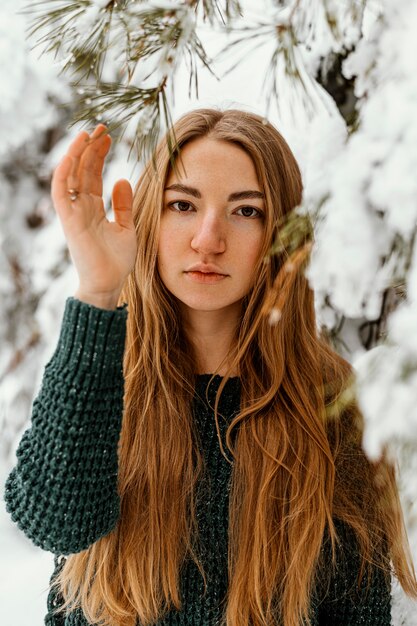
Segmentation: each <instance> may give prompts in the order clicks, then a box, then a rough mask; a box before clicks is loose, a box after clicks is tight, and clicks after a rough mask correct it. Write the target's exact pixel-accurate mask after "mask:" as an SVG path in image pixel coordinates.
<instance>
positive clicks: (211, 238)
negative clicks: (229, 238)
mask: <svg viewBox="0 0 417 626" xmlns="http://www.w3.org/2000/svg"><path fill="white" fill-rule="evenodd" d="M191 247H192V248H193V250H195V251H196V252H200V253H202V254H221V253H222V252H224V251H225V250H226V232H225V224H223V223H222V219H221V217H220V216H218V215H215V214H214V213H207V214H206V215H204V216H202V217H201V218H200V219H199V220H197V221H196V224H195V230H194V232H193V235H192V239H191Z"/></svg>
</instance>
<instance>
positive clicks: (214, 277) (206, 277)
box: [185, 270, 227, 283]
mask: <svg viewBox="0 0 417 626" xmlns="http://www.w3.org/2000/svg"><path fill="white" fill-rule="evenodd" d="M185 275H186V276H187V277H189V278H190V279H191V280H194V281H197V282H201V283H216V282H219V281H221V280H223V279H224V278H226V277H227V274H219V273H218V272H202V271H200V270H194V271H190V272H185Z"/></svg>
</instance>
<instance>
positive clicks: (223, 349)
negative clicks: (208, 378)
mask: <svg viewBox="0 0 417 626" xmlns="http://www.w3.org/2000/svg"><path fill="white" fill-rule="evenodd" d="M239 312H240V309H239V310H237V309H236V307H229V308H227V309H221V310H218V311H196V310H194V309H189V308H187V309H185V310H184V311H183V323H184V330H185V333H186V335H187V337H188V338H189V340H190V341H191V343H192V345H193V347H194V350H195V354H196V358H197V363H196V373H197V374H212V373H214V372H216V373H218V374H220V375H221V376H224V375H225V374H226V372H227V371H228V369H229V365H230V357H231V354H230V353H231V352H232V350H231V348H232V346H233V339H234V336H235V332H236V326H237V323H238V319H239ZM230 375H231V376H237V372H235V371H232V372H231V374H230Z"/></svg>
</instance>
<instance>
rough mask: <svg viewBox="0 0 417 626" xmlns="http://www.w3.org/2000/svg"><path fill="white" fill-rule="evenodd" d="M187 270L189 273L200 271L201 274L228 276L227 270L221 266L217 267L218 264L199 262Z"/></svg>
mask: <svg viewBox="0 0 417 626" xmlns="http://www.w3.org/2000/svg"><path fill="white" fill-rule="evenodd" d="M185 271H186V272H187V273H188V272H199V273H201V274H218V275H220V276H227V274H226V273H225V272H222V270H221V268H220V267H217V265H211V264H204V263H197V264H196V265H192V266H191V267H189V268H188V269H187V270H185Z"/></svg>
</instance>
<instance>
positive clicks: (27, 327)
mask: <svg viewBox="0 0 417 626" xmlns="http://www.w3.org/2000/svg"><path fill="white" fill-rule="evenodd" d="M273 4H274V3H273V2H271V1H267V0H265V1H264V2H261V1H258V2H256V1H254V0H253V1H249V0H248V1H247V2H243V3H242V5H243V6H244V8H246V19H247V20H248V23H249V22H250V21H252V22H253V21H256V20H257V19H258V20H260V19H262V20H264V21H268V20H270V21H271V22H273V20H274V19H277V17H276V16H277V14H276V11H274V7H273ZM348 4H349V3H343V6H345V5H346V6H347V5H348ZM327 5H328V6H330V7H332V6H333V8H334V7H336V4H334V3H333V2H331V1H330V0H328V2H327ZM22 6H23V3H22V2H21V0H2V2H1V5H0V85H1V91H2V97H1V99H0V226H1V228H0V297H1V302H2V307H1V310H0V342H1V346H2V349H1V351H0V485H1V488H2V491H3V484H4V480H5V478H6V476H7V474H8V472H9V471H10V469H11V468H12V466H13V465H14V463H15V450H16V447H17V444H18V442H19V440H20V437H21V435H22V433H23V431H24V430H25V428H27V426H28V420H29V415H30V406H31V402H32V400H33V397H34V395H35V394H36V391H37V389H38V388H39V384H40V381H41V377H42V372H43V366H44V364H45V363H46V361H47V360H48V359H49V357H50V355H51V354H52V351H53V349H54V347H55V344H56V340H57V336H58V332H59V326H60V320H61V316H62V312H63V307H64V303H65V299H66V298H67V297H68V296H69V295H72V294H73V293H74V291H75V289H76V285H77V280H76V275H75V272H74V270H73V268H72V266H71V265H70V263H69V257H68V252H67V249H66V245H65V239H64V236H63V233H62V230H61V227H60V224H59V222H58V220H57V218H56V216H55V213H54V210H53V207H52V205H51V201H50V197H49V184H50V176H51V172H52V170H53V168H54V166H55V165H56V163H57V162H58V160H59V158H60V157H61V155H62V154H63V152H64V151H65V149H66V146H67V145H68V142H69V141H70V138H71V137H72V136H73V135H74V134H75V132H77V130H78V128H75V129H71V130H69V123H70V121H71V114H72V111H71V106H68V102H71V99H72V91H71V88H70V87H69V84H68V82H67V79H66V78H65V77H62V76H59V65H58V64H57V63H56V62H55V61H54V60H53V59H52V58H47V57H40V58H39V50H34V51H31V50H30V46H29V43H28V42H27V40H26V36H25V26H26V24H27V18H26V17H25V16H24V15H22V14H19V13H18V12H17V11H18V10H19V8H21V7H22ZM300 6H301V8H302V9H303V6H304V8H305V17H310V18H311V19H314V20H316V21H317V24H318V26H317V29H316V36H315V37H311V36H309V39H308V41H307V36H306V37H305V38H304V39H303V32H302V28H303V25H302V23H300V25H299V32H300V40H301V41H304V42H305V43H308V46H305V47H303V46H301V47H300V55H302V57H301V58H302V59H303V67H304V70H305V73H306V76H307V77H308V76H309V75H310V76H311V75H314V73H315V71H316V69H317V66H318V64H319V61H320V59H321V58H323V57H326V55H328V54H329V53H330V52H332V51H336V52H337V51H338V45H339V44H337V43H336V42H335V41H334V39H333V38H332V37H331V36H330V34H329V32H328V31H326V29H325V27H324V25H323V24H324V22H323V20H322V19H321V18H320V15H321V14H320V7H321V6H322V2H321V1H320V0H309V2H307V1H304V2H300ZM339 6H340V5H339ZM334 10H335V11H339V17H340V19H341V21H343V19H345V18H344V16H343V15H342V12H343V9H342V8H340V9H339V8H338V9H336V8H334ZM379 15H380V17H378V16H379ZM320 20H321V21H320ZM307 21H308V20H307ZM346 23H347V24H348V20H346ZM320 25H321V26H320ZM416 29H417V3H416V2H414V1H413V0H396V2H393V1H390V0H386V1H385V2H368V9H367V12H366V15H365V21H364V24H363V34H362V35H361V33H360V32H358V29H357V28H355V25H354V24H350V26H349V27H347V28H346V29H345V31H344V42H345V44H348V43H352V44H355V51H354V52H353V53H352V54H350V55H349V56H348V58H347V60H346V61H345V64H344V66H343V74H344V76H345V77H346V78H352V77H353V78H356V81H355V96H356V98H357V104H356V106H357V108H358V110H359V111H360V117H359V119H360V122H359V125H358V128H357V130H356V131H355V132H354V133H351V134H350V133H349V132H348V130H347V127H346V123H345V120H344V119H343V117H342V116H341V114H340V113H339V110H338V108H337V107H336V105H335V103H334V101H333V100H332V98H331V97H330V96H329V95H328V94H327V93H326V92H325V91H324V90H323V89H322V88H321V87H320V86H319V85H318V84H317V83H316V82H315V81H314V80H310V81H309V80H307V85H308V91H309V94H310V99H311V102H314V108H313V110H310V113H309V115H307V113H306V112H305V109H304V107H303V105H302V103H301V102H300V101H299V100H296V99H294V96H293V92H292V91H291V89H290V88H289V86H288V85H287V86H286V84H285V81H284V80H282V81H281V83H280V89H281V91H280V93H281V94H282V97H281V102H283V103H284V105H283V106H281V108H280V109H279V110H278V109H277V108H276V107H274V106H272V107H271V108H270V110H269V119H270V120H271V121H272V122H273V123H274V124H275V125H276V126H277V127H278V128H279V130H280V131H281V132H282V133H283V135H284V136H285V137H286V138H287V140H288V142H289V144H290V146H291V147H292V149H293V151H294V153H295V155H296V157H297V158H298V160H299V162H300V165H301V168H302V171H303V176H304V182H305V197H304V203H303V207H301V209H300V210H301V211H303V210H305V211H309V212H311V213H312V214H314V215H318V216H319V218H320V219H319V220H318V222H317V224H318V226H317V231H316V246H315V251H314V254H313V258H312V263H311V266H310V268H309V278H310V280H311V282H312V285H313V287H314V289H315V293H316V308H317V315H318V319H319V321H320V324H323V325H326V327H327V328H328V329H329V331H332V332H333V333H334V335H335V337H337V339H338V341H339V345H340V352H341V353H342V354H343V355H344V356H345V357H346V358H348V359H349V360H350V361H351V362H352V363H353V364H354V365H355V367H356V368H357V371H358V377H359V393H360V400H361V403H362V408H363V411H364V414H365V418H366V433H365V440H364V445H365V447H366V450H367V452H368V454H369V455H371V456H377V455H378V452H379V451H380V449H381V446H382V445H388V446H389V449H390V451H391V454H392V455H393V457H394V458H396V459H397V461H398V463H399V465H400V467H401V496H402V499H403V505H404V511H405V516H406V522H407V527H408V533H409V538H410V543H411V547H412V551H413V555H414V559H415V561H416V562H417V454H416V452H417V449H416V448H417V247H416V246H415V245H414V243H415V234H416V229H417V176H416V171H417V150H416V146H417V116H416V105H417V57H416V55H415V32H416ZM200 36H201V38H202V39H204V42H205V43H206V46H207V49H208V51H209V52H214V51H216V50H218V49H220V48H221V47H222V45H224V43H225V37H224V36H222V37H221V38H219V35H218V33H214V32H213V31H212V30H211V31H210V29H209V28H208V27H201V32H200ZM358 39H359V41H358ZM272 51H273V47H272V43H271V44H270V45H268V44H266V45H264V46H263V47H260V48H259V49H257V50H252V49H249V48H248V49H247V51H246V54H245V55H244V56H245V60H244V62H243V63H242V64H240V65H238V66H237V68H236V69H235V70H234V71H233V72H232V73H231V74H228V75H227V76H226V77H224V78H223V79H222V81H221V82H218V81H217V80H215V79H214V78H213V77H211V76H210V75H209V74H208V73H204V72H203V71H201V75H200V98H199V100H198V101H196V100H190V99H189V98H188V97H187V93H188V87H187V81H188V76H187V73H186V72H185V70H184V68H182V67H180V68H179V70H178V73H177V75H176V82H175V104H174V105H173V113H174V117H177V116H178V115H180V114H181V113H183V112H185V111H187V110H189V109H190V108H193V107H195V106H213V105H214V106H221V107H232V106H233V107H237V108H245V109H247V110H250V111H253V112H255V113H259V114H261V115H263V114H265V110H266V109H265V107H266V104H265V100H266V97H265V91H263V92H262V82H263V70H262V71H261V70H260V68H266V65H267V63H268V60H269V57H270V56H271V54H272ZM228 66H230V60H229V59H228V58H227V57H225V58H222V59H221V60H218V61H217V63H216V65H215V70H216V72H217V75H219V76H221V75H222V74H223V73H224V71H225V70H226V69H227V67H228ZM62 104H65V105H66V106H64V107H63V106H62ZM285 105H287V106H285ZM90 130H91V128H90ZM128 138H129V137H128V134H127V136H126V141H125V142H124V143H123V142H121V143H119V144H117V145H113V148H112V158H111V160H110V162H109V163H108V165H107V168H106V171H105V196H106V201H107V204H108V202H109V197H110V190H111V187H112V185H113V183H114V181H115V180H116V179H117V178H120V177H127V178H129V179H130V180H131V182H132V184H133V183H134V182H135V181H136V179H137V176H138V166H137V164H135V163H134V162H133V161H132V160H130V161H128V158H127V155H128V145H127V140H128ZM392 285H396V286H397V287H398V286H400V287H401V289H400V291H401V293H402V296H401V302H400V304H398V302H397V303H394V304H396V306H394V305H393V306H392V311H391V310H390V309H389V307H388V314H387V315H386V324H385V326H384V329H383V330H384V334H383V337H384V341H379V342H375V341H372V337H370V336H369V334H370V333H371V332H372V329H373V328H374V324H375V320H378V318H379V317H380V313H381V307H382V306H384V307H385V309H384V310H385V311H387V307H386V302H385V300H384V298H386V290H387V287H389V286H392ZM377 343H378V345H376V344H377ZM0 554H1V565H0V577H1V584H0V622H1V624H2V626H40V625H41V624H42V623H43V616H44V614H45V612H46V611H45V606H46V593H47V591H46V590H47V586H48V581H49V576H50V574H51V572H52V566H53V564H52V556H51V555H50V554H49V553H45V552H42V551H41V550H40V549H38V548H35V547H34V546H32V545H31V543H30V542H29V540H27V539H26V538H25V537H24V536H23V535H22V533H21V532H20V531H19V530H18V529H17V528H16V527H15V526H14V525H12V524H11V522H10V520H9V517H8V516H7V514H6V513H5V511H4V506H3V503H1V506H0ZM394 596H395V602H394V611H393V624H394V626H400V625H402V624H403V625H404V626H417V606H416V604H414V603H410V602H407V601H406V600H405V598H404V597H403V594H402V593H401V590H399V589H394ZM341 626H342V625H341Z"/></svg>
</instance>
